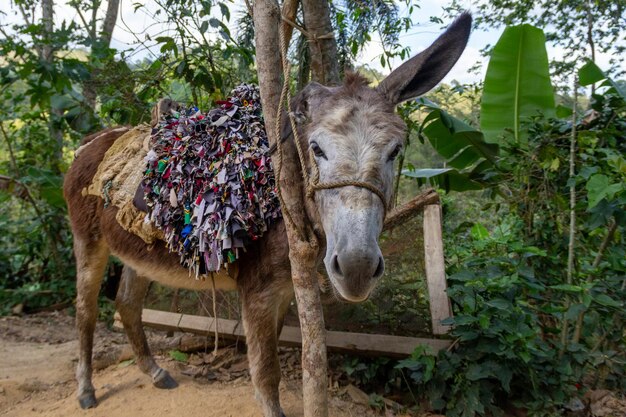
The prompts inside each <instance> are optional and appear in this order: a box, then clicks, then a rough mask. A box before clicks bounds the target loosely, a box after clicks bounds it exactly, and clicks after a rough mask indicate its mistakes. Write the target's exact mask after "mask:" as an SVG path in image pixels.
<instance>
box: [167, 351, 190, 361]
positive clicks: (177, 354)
mask: <svg viewBox="0 0 626 417" xmlns="http://www.w3.org/2000/svg"><path fill="white" fill-rule="evenodd" d="M169 354H170V358H172V359H174V360H175V361H178V362H187V354H186V353H183V352H181V351H179V350H170V351H169Z"/></svg>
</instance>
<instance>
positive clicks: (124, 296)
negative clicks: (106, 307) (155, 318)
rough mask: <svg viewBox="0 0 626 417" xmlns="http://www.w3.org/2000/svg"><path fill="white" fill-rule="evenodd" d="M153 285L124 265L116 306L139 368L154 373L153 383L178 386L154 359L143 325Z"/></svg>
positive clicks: (163, 385) (171, 386) (157, 385)
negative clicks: (145, 307)
mask: <svg viewBox="0 0 626 417" xmlns="http://www.w3.org/2000/svg"><path fill="white" fill-rule="evenodd" d="M149 287H150V281H149V280H148V279H146V278H145V277H142V276H140V275H137V273H135V271H134V270H133V269H132V268H130V267H129V266H124V270H123V272H122V281H121V283H120V287H119V290H118V291H117V297H116V298H115V306H116V308H117V311H118V312H119V313H120V317H121V319H122V323H123V324H124V330H125V331H126V336H128V341H129V342H130V345H131V346H132V348H133V352H134V353H135V356H136V358H137V366H139V369H141V371H142V372H144V373H145V374H147V375H150V376H151V377H152V383H153V384H154V386H155V387H157V388H164V389H170V388H176V387H177V386H178V384H177V383H176V381H175V380H174V378H172V377H171V376H170V374H169V373H168V372H167V371H166V370H164V369H162V368H161V367H159V365H157V363H156V362H155V361H154V358H153V357H152V353H150V347H149V346H148V341H147V340H146V334H145V333H144V331H143V326H142V325H141V310H142V308H143V301H144V298H145V297H146V293H147V292H148V288H149Z"/></svg>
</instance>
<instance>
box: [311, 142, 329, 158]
mask: <svg viewBox="0 0 626 417" xmlns="http://www.w3.org/2000/svg"><path fill="white" fill-rule="evenodd" d="M310 146H311V149H312V150H313V153H314V154H315V156H317V157H318V158H324V159H327V158H326V154H325V153H324V151H323V150H322V148H320V145H318V144H317V142H311V145H310Z"/></svg>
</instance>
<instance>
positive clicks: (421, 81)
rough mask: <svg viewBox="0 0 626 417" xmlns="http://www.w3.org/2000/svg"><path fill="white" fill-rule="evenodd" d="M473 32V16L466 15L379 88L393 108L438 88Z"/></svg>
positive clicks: (398, 69)
mask: <svg viewBox="0 0 626 417" xmlns="http://www.w3.org/2000/svg"><path fill="white" fill-rule="evenodd" d="M471 28H472V16H471V15H470V14H469V13H463V14H462V15H461V16H459V17H458V18H457V19H456V20H455V21H454V22H453V23H452V24H451V25H450V26H449V27H448V29H447V30H446V31H445V32H444V33H443V34H442V35H441V36H439V38H437V40H436V41H435V42H434V43H433V44H432V45H431V46H430V47H428V48H427V49H426V50H425V51H423V52H421V53H419V54H417V55H416V56H414V57H413V58H411V59H409V60H408V61H407V62H405V63H404V64H402V65H400V66H399V67H398V68H397V69H396V70H395V71H393V72H392V73H391V74H389V76H387V78H385V79H384V80H383V81H382V82H381V83H380V84H379V85H378V87H377V89H378V90H379V91H380V92H382V93H383V94H384V95H385V96H386V97H387V99H389V101H391V102H392V103H393V104H398V103H401V102H403V101H405V100H408V99H410V98H413V97H417V96H420V95H422V94H424V93H426V92H427V91H429V90H430V89H431V88H433V87H434V86H436V85H437V83H438V82H439V81H441V80H442V79H443V77H445V76H446V74H448V72H449V71H450V70H451V69H452V67H453V66H454V64H455V63H456V61H457V60H458V59H459V57H460V56H461V54H462V53H463V50H464V49H465V45H466V44H467V40H468V38H469V34H470V30H471Z"/></svg>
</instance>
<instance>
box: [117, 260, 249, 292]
mask: <svg viewBox="0 0 626 417" xmlns="http://www.w3.org/2000/svg"><path fill="white" fill-rule="evenodd" d="M168 255H169V254H168ZM115 256H117V257H118V258H119V259H120V260H121V261H122V262H123V263H124V264H125V265H128V266H130V267H131V268H133V269H134V270H135V271H136V272H137V273H138V274H139V275H141V276H143V277H146V278H148V279H150V280H152V281H156V282H159V283H160V284H163V285H167V286H169V287H174V288H185V289H189V290H208V289H211V288H213V285H215V288H216V289H219V290H236V289H237V282H236V281H235V280H234V279H233V278H232V277H231V276H230V275H229V274H228V271H227V270H226V268H222V269H220V270H219V271H217V272H211V273H209V274H208V275H201V276H200V277H198V279H196V277H195V275H192V274H191V273H190V272H189V270H188V269H187V268H185V267H183V266H181V265H172V262H168V261H166V260H164V261H165V262H145V261H142V260H141V259H137V258H133V257H128V256H124V255H123V254H121V255H120V254H115ZM170 256H171V255H170ZM168 257H169V256H168ZM214 283H215V284H214Z"/></svg>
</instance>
